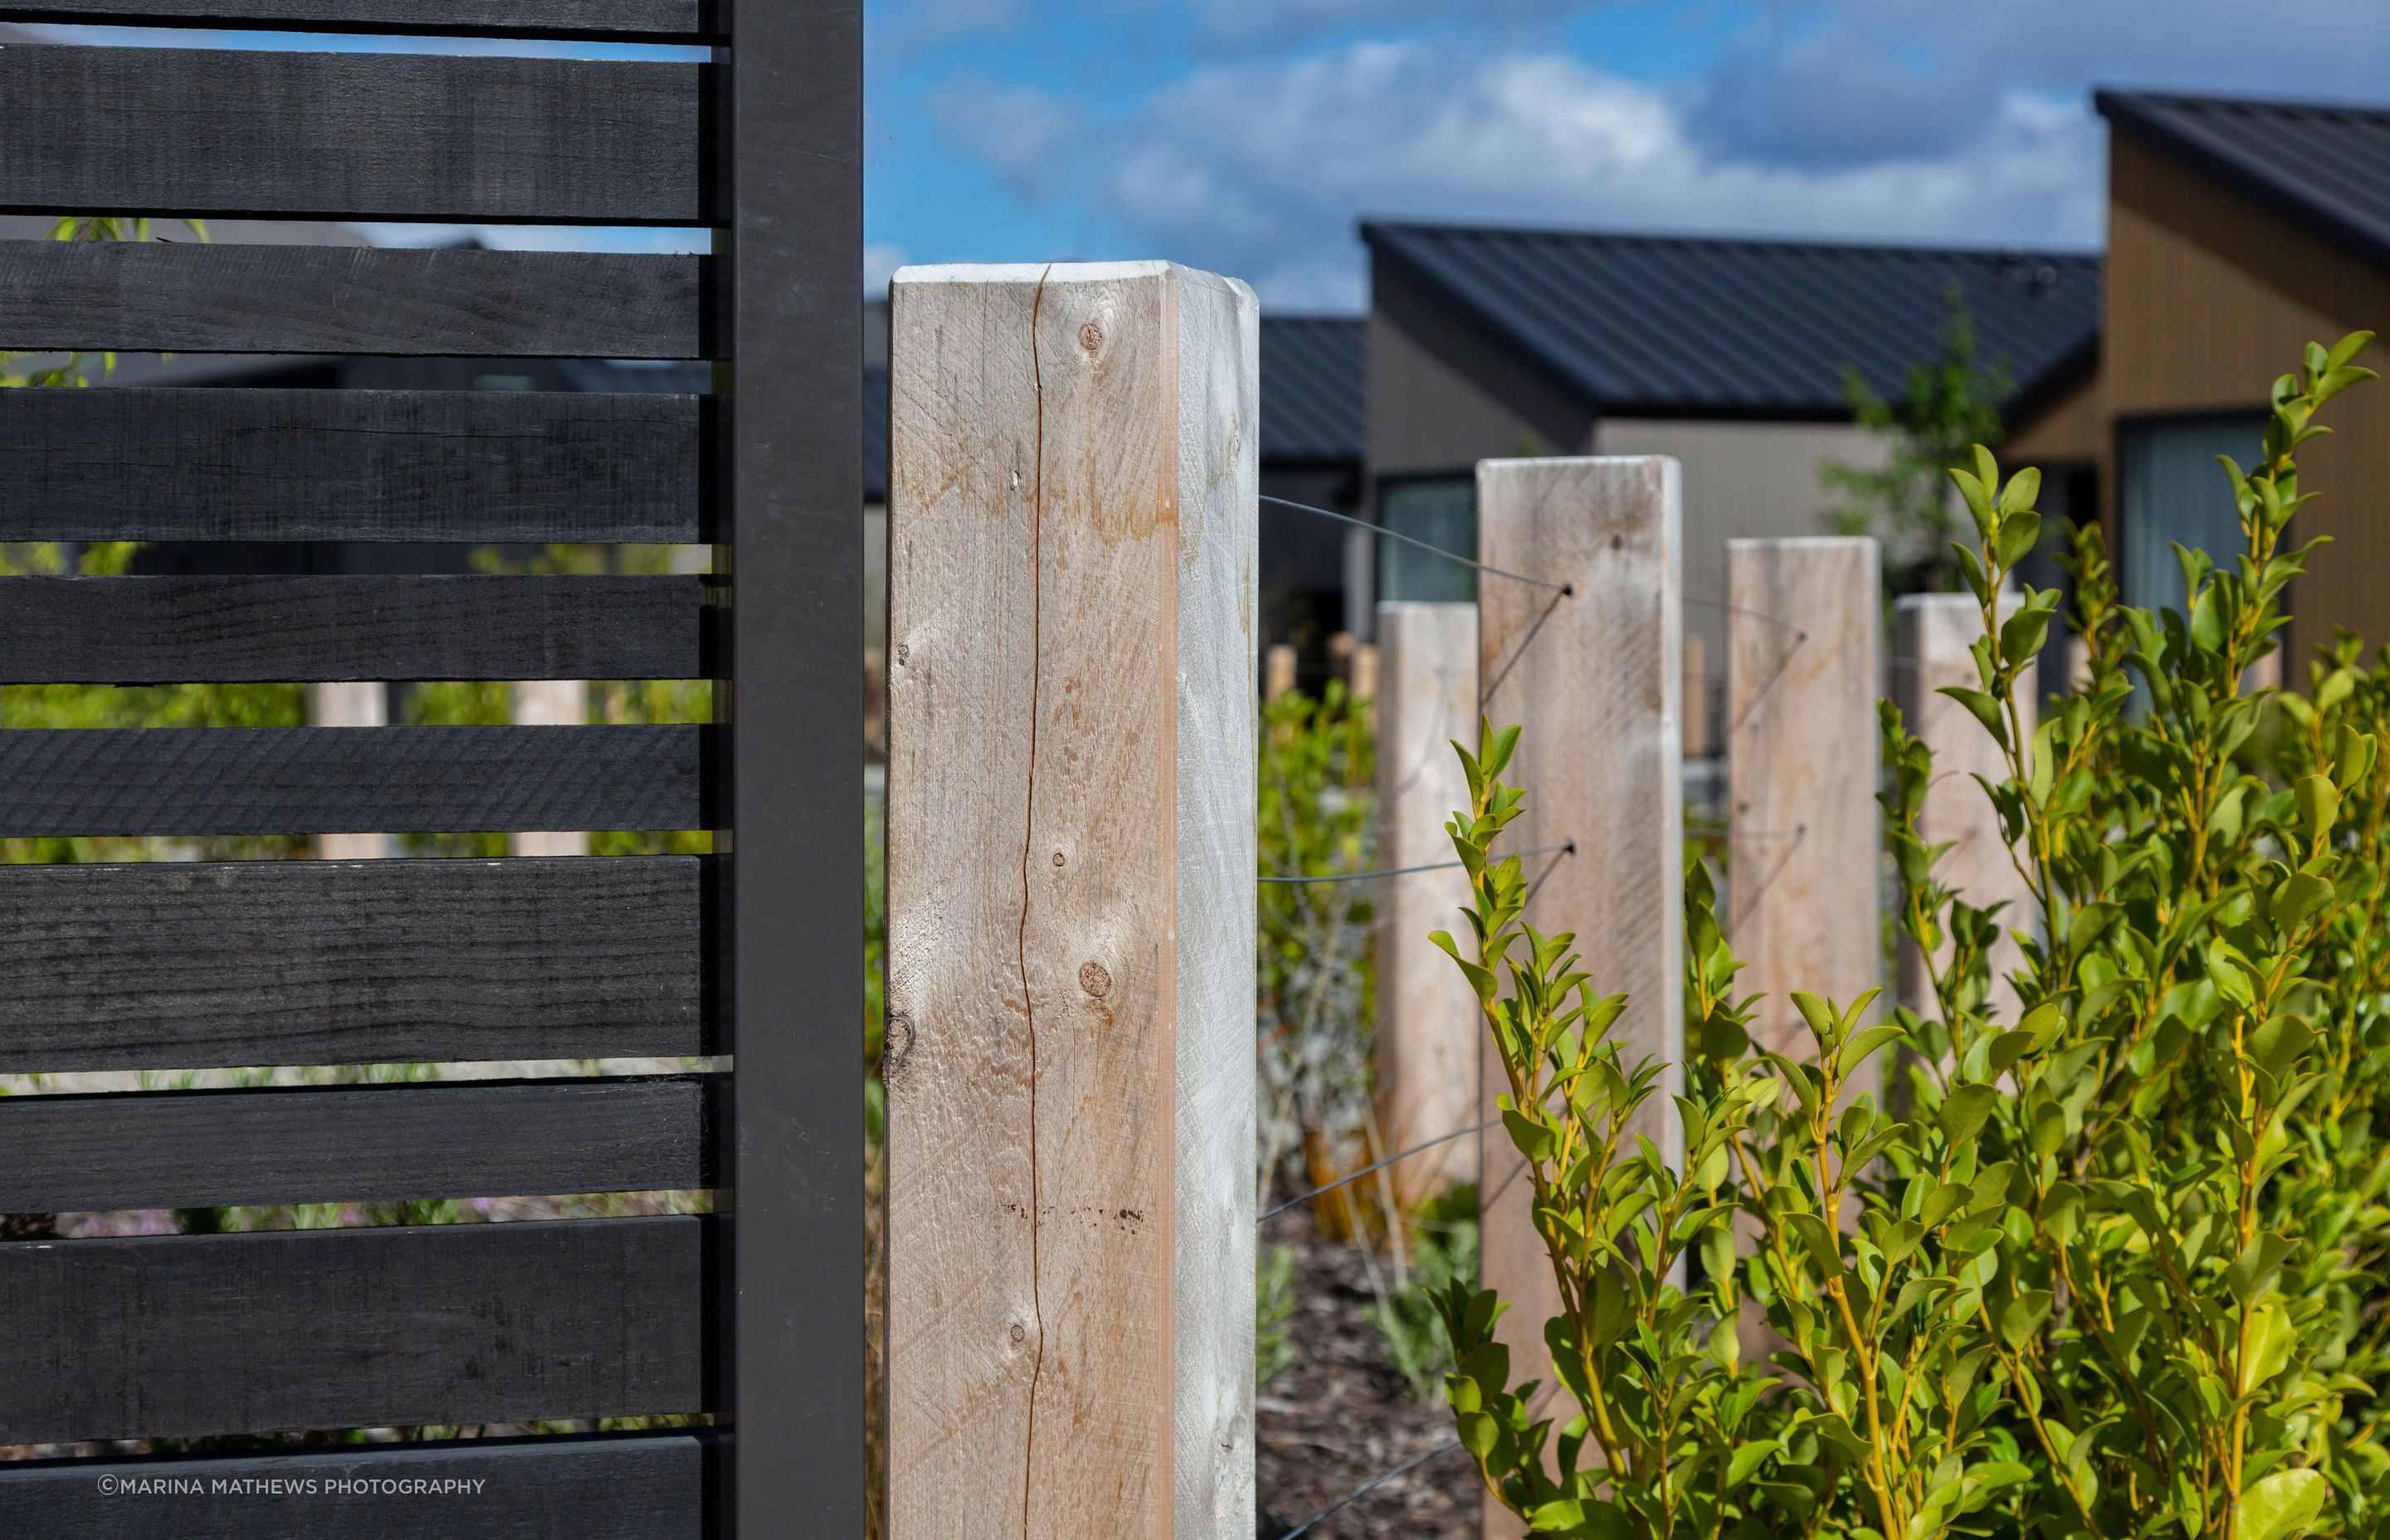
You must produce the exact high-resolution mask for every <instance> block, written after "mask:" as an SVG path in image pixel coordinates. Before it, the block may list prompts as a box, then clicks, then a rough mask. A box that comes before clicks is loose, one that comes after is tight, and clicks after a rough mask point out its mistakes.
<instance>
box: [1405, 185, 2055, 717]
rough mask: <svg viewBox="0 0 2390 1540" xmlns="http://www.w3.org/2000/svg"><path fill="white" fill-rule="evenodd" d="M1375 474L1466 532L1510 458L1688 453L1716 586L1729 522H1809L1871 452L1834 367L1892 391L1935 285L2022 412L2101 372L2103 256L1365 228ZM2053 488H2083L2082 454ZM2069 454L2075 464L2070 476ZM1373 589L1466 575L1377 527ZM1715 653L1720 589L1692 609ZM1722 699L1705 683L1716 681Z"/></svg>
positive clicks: (1412, 513) (1452, 587)
mask: <svg viewBox="0 0 2390 1540" xmlns="http://www.w3.org/2000/svg"><path fill="white" fill-rule="evenodd" d="M1361 233H1362V239H1363V241H1364V242H1365V243H1366V245H1367V247H1368V254H1369V263H1370V313H1369V335H1368V369H1369V384H1368V390H1369V445H1368V478H1369V491H1370V494H1371V500H1372V507H1373V508H1374V511H1375V514H1376V517H1377V518H1378V520H1379V521H1380V522H1381V523H1382V524H1383V525H1385V526H1386V527H1388V528H1390V529H1393V530H1395V531H1398V532H1400V533H1406V534H1409V535H1412V536H1415V537H1417V538H1420V539H1425V540H1428V541H1431V542H1433V543H1434V544H1437V545H1444V546H1445V547H1446V548H1447V549H1452V550H1458V551H1463V552H1466V551H1471V550H1472V549H1473V547H1474V545H1475V539H1476V527H1475V520H1476V507H1475V481H1474V467H1475V465H1476V463H1477V461H1479V460H1480V459H1484V458H1489V457H1500V456H1517V455H1536V454H1548V455H1670V456H1676V457H1677V459H1678V460H1680V461H1681V462H1682V463H1683V466H1684V495H1685V567H1684V584H1685V593H1686V594H1687V595H1688V597H1692V598H1694V599H1696V600H1701V599H1708V600H1722V599H1723V598H1724V597H1725V586H1726V574H1725V555H1726V542H1727V541H1728V539H1729V538H1734V537H1743V536H1766V535H1800V534H1815V533H1819V530H1820V526H1821V520H1822V517H1823V515H1824V513H1825V511H1826V509H1827V507H1829V506H1830V503H1831V498H1830V497H1829V494H1827V493H1826V491H1825V490H1824V488H1823V486H1822V483H1821V480H1820V475H1819V471H1820V468H1821V467H1822V466H1823V465H1824V464H1825V463H1826V462H1828V461H1830V460H1841V461H1844V462H1848V463H1853V464H1869V463H1881V456H1882V446H1881V445H1880V443H1878V442H1877V441H1876V440H1875V439H1874V437H1873V436H1872V435H1870V434H1869V433H1868V432H1866V431H1865V430H1861V429H1860V428H1858V427H1857V425H1856V423H1855V422H1854V420H1853V413H1852V409H1851V405H1850V401H1849V397H1848V392H1847V391H1846V388H1845V383H1844V380H1845V370H1846V369H1853V368H1855V369H1856V370H1857V372H1858V374H1859V376H1860V377H1861V378H1862V379H1865V380H1866V382H1867V383H1868V385H1869V386H1870V388H1871V389H1872V390H1874V391H1876V392H1878V393H1879V394H1881V395H1883V396H1886V397H1888V398H1890V399H1893V400H1895V401H1897V400H1899V399H1901V398H1902V397H1903V396H1905V395H1906V393H1907V389H1908V373H1909V370H1910V369H1911V368H1913V367H1914V366H1918V365H1921V364H1925V363H1929V362H1931V361H1932V360H1934V358H1935V357H1937V356H1938V355H1939V353H1940V351H1941V340H1940V339H1941V332H1942V328H1943V327H1944V325H1945V322H1946V319H1947V296H1948V295H1949V294H1950V293H1951V292H1952V291H1953V290H1954V289H1955V290H1956V291H1957V292H1958V293H1959V294H1960V296H1961V297H1962V298H1963V300H1964V301H1965V303H1966V305H1967V308H1968V311H1969V314H1971V315H1972V318H1973V321H1974V325H1975V328H1976V331H1977V333H1978V336H1979V338H1980V340H1981V342H1982V345H1983V348H1984V351H1985V353H1986V354H1990V355H1996V356H1998V357H2000V358H2003V359H2005V360H2006V361H2007V364H2008V366H2009V369H2010V371H2011V375H2012V377H2013V379H2015V381H2016V386H2017V391H2016V394H2015V396H2014V398H2013V399H2012V401H2011V404H2010V412H2011V418H2012V420H2013V421H2015V422H2016V423H2018V424H2020V425H2021V426H2022V427H2023V428H2024V430H2027V431H2030V430H2031V429H2032V428H2033V427H2034V426H2035V425H2036V424H2037V422H2038V421H2039V420H2040V419H2041V418H2042V417H2046V416H2048V415H2049V414H2052V413H2056V414H2059V415H2061V416H2063V415H2065V414H2066V413H2067V412H2069V411H2075V410H2078V409H2079V408H2078V406H2077V404H2076V403H2077V401H2078V398H2079V397H2080V396H2081V395H2082V392H2083V389H2084V386H2085V383H2086V382H2087V381H2088V379H2089V378H2090V377H2091V375H2092V374H2093V372H2094V370H2095V366H2096V361H2097V354H2098V344H2099V335H2100V315H2101V263H2100V259H2099V258H2098V257H2097V256H2096V255H2091V254H2086V253H2081V252H2069V251H2024V250H1929V249H1923V248H1916V247H1906V246H1857V245H1841V244H1833V245H1829V244H1820V243H1812V242H1793V241H1759V240H1724V239H1702V238H1693V237H1674V236H1667V237H1661V236H1638V235H1618V234H1611V233H1604V232H1587V231H1564V230H1543V229H1488V228H1481V227H1476V226H1463V225H1416V224H1368V225H1364V226H1363V227H1362V232H1361ZM2078 462H2079V463H2076V464H2072V465H2060V466H2055V467H2053V469H2054V470H2056V471H2058V472H2059V474H2057V475H2055V476H2054V477H2053V486H2052V496H2051V502H2052V503H2054V504H2056V505H2059V506H2058V509H2057V511H2061V512H2064V511H2068V510H2067V508H2066V507H2065V506H2064V505H2065V503H2066V500H2067V499H2068V498H2069V497H2070V496H2072V497H2075V498H2079V499H2081V500H2082V501H2083V502H2084V503H2085V504H2086V505H2087V506H2088V505H2090V504H2091V502H2092V500H2093V491H2092V487H2091V482H2090V477H2089V474H2088V473H2089V472H2090V471H2091V469H2092V468H2093V464H2094V456H2090V455H2089V454H2088V452H2086V453H2084V454H2082V455H2081V456H2078ZM2069 472H2074V474H2069ZM1381 546H1382V549H1381V551H1380V552H1379V554H1378V562H1377V567H1376V571H1375V574H1374V577H1375V581H1376V588H1377V593H1378V596H1379V597H1385V598H1398V599H1438V598H1441V599H1461V598H1466V597H1470V596H1471V594H1472V593H1473V591H1474V590H1473V587H1472V586H1471V581H1470V578H1471V574H1470V573H1468V572H1467V571H1464V570H1461V569H1458V568H1456V567H1454V566H1452V565H1451V564H1449V563H1446V562H1441V561H1438V560H1436V559H1435V558H1433V557H1432V556H1427V555H1423V554H1420V553H1416V552H1413V551H1409V550H1407V549H1405V548H1404V547H1402V546H1401V545H1397V544H1395V543H1394V542H1391V541H1388V542H1381ZM1685 623H1686V630H1687V635H1689V636H1697V637H1700V638H1702V640H1703V643H1704V644H1705V645H1704V647H1703V651H1704V652H1705V654H1706V656H1707V657H1708V658H1709V659H1710V660H1711V661H1712V662H1711V671H1712V672H1713V673H1715V672H1717V671H1719V670H1721V669H1722V668H1723V664H1724V659H1725V648H1724V636H1723V628H1722V624H1721V622H1720V617H1719V615H1718V614H1717V612H1716V611H1715V609H1710V608H1703V609H1696V610H1690V611H1689V612H1688V614H1687V615H1686V618H1685ZM1711 693H1712V694H1713V696H1715V694H1716V693H1717V692H1715V691H1713V692H1711Z"/></svg>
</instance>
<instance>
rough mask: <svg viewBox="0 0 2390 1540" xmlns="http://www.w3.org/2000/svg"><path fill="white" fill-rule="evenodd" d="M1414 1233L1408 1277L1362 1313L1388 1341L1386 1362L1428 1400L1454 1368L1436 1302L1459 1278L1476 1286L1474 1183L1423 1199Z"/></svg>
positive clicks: (1475, 1197)
mask: <svg viewBox="0 0 2390 1540" xmlns="http://www.w3.org/2000/svg"><path fill="white" fill-rule="evenodd" d="M1410 1235H1411V1247H1410V1265H1409V1276H1408V1277H1407V1278H1404V1279H1402V1280H1401V1281H1399V1282H1397V1283H1396V1284H1395V1285H1394V1287H1393V1288H1391V1289H1388V1290H1386V1292H1385V1295H1384V1297H1383V1298H1381V1299H1377V1300H1372V1301H1371V1302H1370V1303H1368V1305H1366V1306H1364V1307H1363V1313H1364V1314H1365V1315H1367V1316H1368V1321H1369V1324H1370V1325H1371V1326H1374V1327H1376V1328H1378V1335H1379V1336H1380V1337H1381V1338H1382V1339H1383V1340H1384V1341H1385V1344H1386V1365H1387V1367H1390V1368H1392V1369H1393V1370H1394V1372H1395V1373H1396V1374H1399V1375H1401V1376H1402V1377H1403V1382H1404V1383H1405V1384H1407V1385H1408V1386H1409V1387H1410V1390H1411V1394H1413V1395H1415V1396H1417V1397H1418V1398H1419V1399H1420V1400H1422V1401H1424V1400H1426V1399H1428V1398H1429V1397H1430V1396H1432V1395H1433V1394H1434V1393H1435V1392H1436V1388H1437V1386H1438V1385H1440V1384H1441V1383H1442V1382H1443V1380H1444V1376H1445V1375H1446V1372H1447V1371H1449V1370H1450V1369H1451V1367H1452V1353H1451V1350H1450V1348H1449V1346H1448V1345H1447V1343H1446V1337H1445V1332H1444V1325H1443V1322H1442V1321H1441V1320H1439V1319H1438V1317H1437V1313H1436V1301H1437V1300H1438V1299H1439V1298H1441V1297H1442V1296H1444V1295H1445V1294H1446V1293H1448V1292H1449V1291H1450V1290H1451V1289H1452V1286H1453V1285H1454V1284H1455V1283H1460V1284H1465V1285H1466V1286H1468V1287H1469V1288H1471V1289H1474V1288H1476V1287H1477V1278H1478V1260H1479V1257H1478V1228H1477V1187H1476V1185H1475V1184H1474V1183H1467V1184H1463V1185H1460V1186H1457V1187H1447V1188H1446V1189H1445V1190H1444V1191H1442V1192H1440V1193H1438V1194H1436V1195H1435V1196H1434V1197H1433V1198H1431V1199H1429V1200H1427V1201H1426V1202H1425V1203H1423V1204H1421V1205H1420V1212H1419V1213H1418V1215H1417V1216H1416V1217H1415V1219H1414V1220H1413V1222H1412V1224H1411V1226H1410Z"/></svg>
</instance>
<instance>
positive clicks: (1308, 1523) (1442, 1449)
mask: <svg viewBox="0 0 2390 1540" xmlns="http://www.w3.org/2000/svg"><path fill="white" fill-rule="evenodd" d="M1459 1447H1460V1441H1459V1440H1458V1439H1457V1438H1455V1439H1446V1441H1445V1442H1444V1443H1442V1444H1437V1445H1436V1446H1435V1447H1434V1448H1433V1449H1431V1450H1429V1451H1428V1452H1427V1453H1426V1454H1424V1455H1414V1456H1413V1457H1410V1458H1409V1459H1407V1460H1405V1461H1403V1463H1402V1464H1400V1465H1398V1466H1396V1467H1394V1469H1392V1470H1385V1471H1381V1472H1379V1473H1378V1474H1377V1475H1375V1476H1372V1477H1370V1478H1369V1479H1368V1481H1366V1482H1362V1483H1361V1484H1360V1485H1359V1486H1356V1487H1355V1488H1354V1489H1353V1490H1352V1491H1350V1492H1347V1493H1346V1494H1344V1495H1343V1496H1342V1497H1339V1498H1337V1499H1336V1500H1335V1501H1334V1502H1332V1503H1330V1504H1329V1505H1328V1506H1327V1507H1326V1508H1321V1509H1320V1510H1319V1511H1318V1512H1317V1513H1315V1514H1313V1515H1312V1516H1311V1517H1310V1518H1308V1519H1305V1520H1304V1521H1303V1522H1301V1523H1299V1524H1297V1525H1295V1526H1294V1527H1293V1528H1292V1529H1291V1530H1289V1531H1287V1532H1286V1533H1285V1534H1281V1535H1279V1537H1278V1540H1297V1536H1300V1535H1304V1534H1309V1533H1311V1531H1312V1530H1313V1529H1314V1528H1315V1527H1317V1525H1319V1524H1321V1523H1324V1522H1326V1521H1328V1520H1330V1519H1333V1518H1334V1517H1336V1515H1338V1514H1340V1513H1342V1512H1343V1511H1344V1510H1345V1509H1346V1508H1351V1507H1352V1506H1353V1505H1354V1504H1355V1503H1357V1502H1359V1501H1360V1500H1361V1499H1362V1498H1364V1497H1366V1496H1368V1495H1369V1494H1370V1493H1372V1492H1375V1491H1377V1490H1378V1488H1380V1487H1381V1486H1383V1485H1385V1484H1386V1483H1387V1482H1390V1481H1393V1480H1394V1478H1395V1477H1397V1476H1407V1475H1409V1474H1410V1473H1411V1472H1412V1471H1414V1470H1416V1469H1419V1468H1420V1466H1422V1465H1425V1464H1426V1463H1427V1462H1428V1461H1430V1460H1432V1459H1434V1458H1436V1457H1438V1456H1441V1455H1449V1454H1451V1453H1452V1452H1453V1451H1454V1450H1455V1449H1458V1448H1459Z"/></svg>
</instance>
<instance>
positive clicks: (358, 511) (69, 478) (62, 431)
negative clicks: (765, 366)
mask: <svg viewBox="0 0 2390 1540" xmlns="http://www.w3.org/2000/svg"><path fill="white" fill-rule="evenodd" d="M712 417H713V403H712V402H711V401H710V400H709V399H708V398H706V397H702V396H691V395H639V394H633V393H617V394H580V393H573V392H567V391H293V390H140V389H110V390H105V391H0V444H6V445H7V446H8V474H7V475H6V476H5V477H0V540H10V541H32V540H71V541H94V540H168V541H232V540H253V541H297V540H322V541H375V542H401V541H406V542H434V543H440V542H447V543H458V542H482V541H504V542H546V541H555V542H565V543H574V542H594V543H646V544H657V545H692V544H700V543H703V542H705V541H708V540H710V539H712V538H713V533H712V531H711V530H710V529H708V528H707V527H706V526H707V524H708V523H709V522H710V521H709V520H705V519H703V518H702V516H701V510H702V507H703V494H702V481H701V477H700V467H701V465H702V464H703V456H704V455H705V453H706V451H705V442H706V439H707V437H708V435H709V433H710V431H711V430H710V428H709V427H708V423H709V421H710V419H711V418H712Z"/></svg>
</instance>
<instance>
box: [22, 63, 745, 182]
mask: <svg viewBox="0 0 2390 1540" xmlns="http://www.w3.org/2000/svg"><path fill="white" fill-rule="evenodd" d="M710 68H711V67H710V66H706V65H699V64H655V63H641V62H626V61H622V60H586V61H585V60H572V59H559V58H456V57H445V56H440V55H430V54H365V53H348V54H334V53H284V52H278V51H267V50H260V49H191V48H106V47H102V48H66V47H21V46H19V47H10V48H6V49H0V122H6V123H7V124H8V132H7V134H6V135H5V136H0V212H6V213H57V212H61V211H64V212H73V213H84V214H120V213H122V214H175V215H183V216H190V215H198V216H202V217H206V218H210V219H220V218H241V217H284V218H299V219H419V220H432V221H492V220H508V221H522V222H526V223H536V224H546V225H595V224H605V225H704V224H709V223H711V222H712V221H713V218H714V210H713V207H712V202H711V189H712V186H713V183H712V181H711V179H710V178H707V177H704V176H701V175H700V174H699V152H700V148H701V145H702V142H703V136H704V135H705V134H706V133H707V127H706V124H705V122H704V117H705V111H704V106H703V104H704V103H705V102H706V101H707V100H708V99H709V98H710V97H711V95H712V93H711V92H710V91H709V90H708V89H707V88H706V87H705V85H704V83H703V77H704V73H705V72H706V71H709V70H710Z"/></svg>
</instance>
